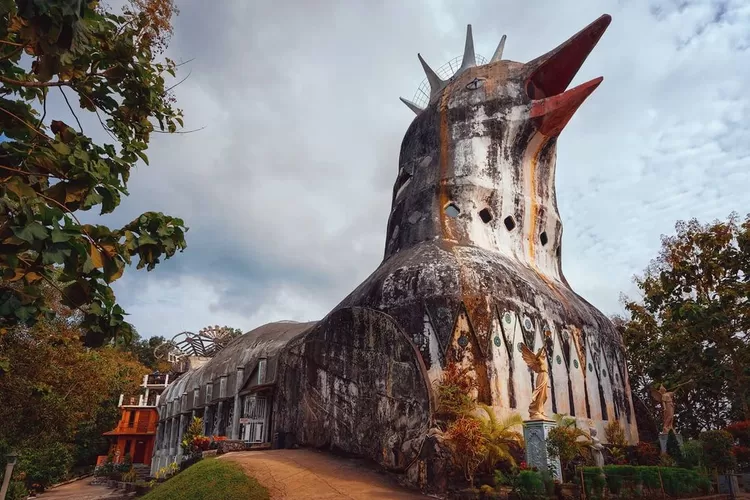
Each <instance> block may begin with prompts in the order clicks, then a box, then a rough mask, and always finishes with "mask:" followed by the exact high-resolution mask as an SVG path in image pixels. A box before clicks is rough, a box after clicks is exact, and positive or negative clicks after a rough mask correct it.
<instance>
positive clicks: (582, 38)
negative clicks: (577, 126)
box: [526, 14, 612, 136]
mask: <svg viewBox="0 0 750 500" xmlns="http://www.w3.org/2000/svg"><path fill="white" fill-rule="evenodd" d="M611 21H612V17H611V16H609V15H608V14H604V15H603V16H601V17H600V18H599V19H597V20H596V21H594V22H593V23H591V24H589V25H588V26H586V27H585V28H583V29H582V30H581V31H579V32H578V33H576V34H575V35H573V36H572V37H571V38H570V39H568V41H566V42H564V43H563V44H562V45H560V46H559V47H557V48H556V49H554V50H552V51H550V52H548V53H546V54H544V55H543V56H541V57H538V58H536V59H534V60H533V61H530V62H528V63H527V64H526V66H527V67H528V68H529V76H528V77H527V78H526V92H527V93H528V95H529V98H531V99H532V109H531V116H532V117H534V118H538V119H539V123H538V129H539V131H540V132H542V133H543V134H544V135H548V136H551V135H557V134H559V133H560V132H561V131H562V129H563V128H564V127H565V125H566V124H567V123H568V121H569V120H570V118H571V117H572V116H573V114H574V113H575V112H576V110H577V109H578V107H579V106H580V105H581V104H582V103H583V101H584V100H585V99H586V98H587V97H588V96H589V95H590V94H591V92H593V91H594V89H596V87H597V86H598V85H599V84H600V83H601V82H602V78H601V77H600V78H597V79H595V80H591V81H590V82H587V83H584V84H583V85H579V86H578V87H575V88H573V89H570V90H568V91H567V92H566V91H565V89H566V88H567V87H568V85H570V82H571V81H572V80H573V78H574V77H575V75H576V73H578V70H579V69H580V68H581V66H582V65H583V63H584V61H586V58H587V57H588V55H589V54H590V53H591V51H592V50H593V49H594V47H595V46H596V44H597V43H598V42H599V39H600V38H601V37H602V35H603V34H604V31H605V30H606V29H607V26H609V23H610V22H611Z"/></svg>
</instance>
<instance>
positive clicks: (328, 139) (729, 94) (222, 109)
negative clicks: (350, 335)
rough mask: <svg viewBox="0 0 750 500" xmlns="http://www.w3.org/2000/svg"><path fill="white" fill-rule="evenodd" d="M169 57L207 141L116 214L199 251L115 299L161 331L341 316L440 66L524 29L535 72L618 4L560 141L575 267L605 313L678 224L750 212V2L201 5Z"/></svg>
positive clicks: (139, 183)
mask: <svg viewBox="0 0 750 500" xmlns="http://www.w3.org/2000/svg"><path fill="white" fill-rule="evenodd" d="M180 9H181V15H180V17H179V18H178V19H177V25H176V36H175V39H174V41H173V45H172V48H171V54H170V55H171V56H172V57H174V58H176V59H178V60H187V59H190V58H193V57H195V60H194V61H193V62H191V63H189V64H187V65H185V66H184V67H183V68H185V69H187V68H190V69H191V70H192V75H191V77H190V78H189V79H188V80H187V81H186V82H185V83H183V84H182V85H181V86H179V87H178V88H177V97H178V101H179V104H180V105H181V106H182V107H183V108H184V110H185V115H186V121H187V123H186V126H187V128H198V127H202V126H205V127H206V128H205V129H204V130H202V131H200V132H196V133H194V134H188V135H182V136H177V137H169V136H162V135H159V136H157V137H155V139H154V141H153V144H152V147H151V149H150V151H149V156H150V158H151V165H152V166H150V167H141V168H140V169H139V170H138V171H137V172H136V173H135V174H134V176H133V178H132V181H131V186H130V190H131V192H132V193H133V194H132V196H131V197H130V198H129V199H128V200H127V201H126V202H125V203H124V204H123V207H122V211H121V213H120V214H118V215H117V216H116V217H117V220H121V221H124V220H127V219H129V218H131V217H132V216H134V215H136V214H137V213H140V212H142V211H145V210H153V209H156V210H161V211H164V212H167V213H171V214H174V215H179V216H181V217H183V218H185V219H186V222H187V224H188V225H189V226H191V230H190V232H189V233H188V235H187V236H188V244H189V248H188V250H187V251H186V252H185V253H184V254H181V255H178V256H177V257H176V258H175V259H174V260H173V261H169V262H167V263H165V264H164V265H163V266H162V268H161V269H159V268H157V270H156V271H154V272H153V273H148V274H146V273H144V272H139V271H135V270H132V272H130V273H126V274H129V275H128V276H127V277H126V278H123V282H122V283H118V284H117V285H116V290H117V292H118V296H119V297H120V299H121V301H122V302H123V305H124V306H125V307H126V309H127V310H128V312H130V313H131V316H130V319H131V320H132V321H133V322H134V323H135V325H136V327H137V328H138V329H139V331H140V332H141V333H142V334H143V335H154V334H161V335H172V334H174V333H177V332H179V331H182V330H185V329H190V330H194V331H195V330H198V329H199V328H201V327H202V326H205V325H207V324H216V323H218V324H229V325H232V326H239V327H242V328H244V329H250V328H252V327H255V326H258V325H259V324H261V323H263V322H266V321H270V320H275V319H298V320H305V319H317V318H320V317H322V316H323V315H325V314H326V313H327V312H328V310H330V309H331V308H332V307H333V306H334V305H335V304H336V303H338V302H339V301H340V300H341V299H342V298H343V297H345V296H346V295H347V294H348V293H349V292H350V291H351V290H352V289H353V288H354V287H355V286H356V285H358V284H359V283H360V282H361V281H362V280H363V279H364V278H365V277H366V276H368V275H369V274H370V273H371V272H372V271H373V270H374V269H375V268H376V267H377V265H378V263H379V262H380V260H381V259H382V252H383V246H384V240H385V225H386V222H387V217H388V211H389V206H390V198H391V186H392V183H393V181H394V180H395V176H396V170H397V165H398V154H399V146H400V141H401V137H402V136H403V134H404V132H405V131H406V128H407V126H408V124H409V122H410V120H411V119H412V116H411V114H410V111H409V110H408V109H406V108H405V107H404V106H403V105H402V104H401V103H400V102H398V99H397V98H398V96H399V95H401V96H405V97H407V98H408V97H411V96H412V95H413V92H414V90H415V89H416V87H417V85H418V84H419V82H420V81H421V80H422V78H423V74H422V72H421V69H420V67H419V64H418V62H417V59H416V53H417V52H421V53H422V54H423V55H424V56H425V58H426V59H427V60H428V61H430V62H431V63H432V64H433V65H435V66H439V65H440V64H442V62H444V61H446V60H448V59H449V58H451V57H453V56H456V55H459V54H460V53H461V52H462V49H463V37H464V26H465V24H466V23H472V24H473V28H474V38H475V41H476V44H477V50H478V52H479V53H481V54H483V55H485V56H489V55H490V54H491V53H492V51H493V50H494V48H495V45H496V44H497V42H498V40H499V37H500V36H501V35H502V34H503V33H507V34H508V41H507V44H506V49H505V57H507V58H510V59H513V60H518V61H522V62H523V61H526V60H529V59H532V58H533V57H536V56H537V55H540V54H541V53H543V52H546V51H547V50H549V49H551V48H554V47H555V46H556V45H558V44H559V43H560V42H562V41H564V40H565V39H567V38H568V37H569V36H571V35H573V34H574V33H575V32H577V31H578V30H579V29H581V28H583V27H584V26H585V25H586V24H588V23H589V22H591V21H593V20H594V19H596V18H597V17H598V16H599V15H601V14H602V13H604V12H608V13H610V14H612V16H613V19H614V20H613V23H612V25H611V26H610V28H609V30H608V31H607V33H606V34H605V35H604V37H603V39H602V40H601V42H600V43H599V45H598V46H597V47H596V49H595V50H594V52H593V53H592V54H591V56H590V57H589V59H588V60H587V61H586V63H585V64H584V66H583V68H582V70H581V72H580V73H579V75H578V77H577V78H576V80H575V81H574V82H573V84H576V83H580V82H583V81H585V80H587V79H590V78H593V77H596V76H599V75H604V77H605V81H604V83H603V84H602V86H600V87H599V89H597V91H596V92H595V93H594V95H592V97H591V98H590V99H589V101H588V102H586V103H585V104H584V105H583V106H582V108H581V109H580V110H579V112H578V114H577V116H576V117H575V118H574V119H573V120H572V121H571V123H570V124H569V126H568V128H567V129H566V130H565V132H563V134H562V136H561V138H560V141H559V145H558V168H557V187H558V202H559V206H560V213H561V216H562V219H563V223H564V225H565V232H564V239H563V256H564V269H565V272H566V276H567V277H568V279H569V281H570V282H571V284H572V286H573V287H574V289H575V290H576V291H577V292H578V293H580V294H581V295H582V296H584V297H585V298H586V299H588V300H589V301H591V302H592V303H593V304H595V305H596V306H598V307H600V308H601V309H602V310H603V311H604V312H606V313H613V312H617V311H619V310H620V306H619V304H618V296H619V293H620V292H621V291H626V292H631V291H632V290H633V287H632V284H631V281H630V278H631V276H632V275H633V274H634V273H638V272H640V271H641V270H642V269H643V268H644V267H645V266H646V265H647V264H648V261H649V260H650V259H651V258H652V257H653V256H655V255H656V252H657V250H658V247H659V235H660V234H662V233H669V232H671V231H672V228H673V227H674V222H675V221H676V220H677V219H685V218H690V217H698V218H699V219H703V220H710V219H713V218H716V217H725V216H726V215H727V214H728V213H729V212H731V211H733V210H737V211H739V212H741V213H744V212H746V211H750V210H748V204H747V201H746V200H747V196H746V186H748V185H750V168H748V167H750V144H749V143H748V142H747V137H748V132H750V130H749V128H750V122H749V120H750V119H749V118H748V116H750V113H749V111H750V98H748V95H747V92H746V88H747V86H748V83H750V69H749V66H748V65H747V57H748V47H750V35H748V33H750V7H749V6H748V5H745V4H743V3H742V2H705V1H704V2H686V1H680V2H670V1H652V2H645V1H632V2H618V1H615V0H612V1H593V0H587V1H582V2H575V3H570V2H567V3H560V2H553V1H550V0H547V1H542V2H511V1H506V2H497V1H494V0H493V1H489V0H487V1H479V0H476V1H473V2H466V3H464V2H460V3H453V2H450V3H449V2H442V1H440V2H437V1H434V2H425V3H419V2H408V3H407V4H406V5H403V2H401V3H399V2H387V3H366V4H361V3H355V2H346V3H330V5H324V4H322V3H320V2H317V3H316V4H315V6H314V7H313V6H312V4H310V3H306V2H299V3H297V4H296V5H295V4H293V3H286V2H285V3H284V5H278V3H277V4H270V3H269V4H261V3H257V2H243V1H235V2H233V3H230V2H219V3H216V2H189V3H188V2H185V3H184V4H183V5H180Z"/></svg>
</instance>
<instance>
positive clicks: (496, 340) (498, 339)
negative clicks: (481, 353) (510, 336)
mask: <svg viewBox="0 0 750 500" xmlns="http://www.w3.org/2000/svg"><path fill="white" fill-rule="evenodd" d="M492 342H494V343H495V345H496V346H497V347H500V337H498V336H497V335H495V338H494V339H492Z"/></svg>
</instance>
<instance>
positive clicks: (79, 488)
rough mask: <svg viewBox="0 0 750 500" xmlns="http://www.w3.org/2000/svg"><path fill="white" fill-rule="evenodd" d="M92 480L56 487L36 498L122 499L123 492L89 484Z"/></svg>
mask: <svg viewBox="0 0 750 500" xmlns="http://www.w3.org/2000/svg"><path fill="white" fill-rule="evenodd" d="M92 479H93V478H91V477H87V478H85V479H81V480H79V481H75V482H72V483H68V484H65V485H63V486H58V487H57V488H52V489H51V490H47V491H45V492H44V493H42V494H41V495H38V496H37V498H41V499H42V500H100V499H107V500H114V499H116V498H126V497H124V496H123V495H124V492H122V491H117V490H111V489H109V488H107V487H106V486H102V485H99V484H97V485H92V484H89V483H90V482H91V480H92Z"/></svg>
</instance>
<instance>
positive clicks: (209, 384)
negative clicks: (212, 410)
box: [204, 382, 214, 404]
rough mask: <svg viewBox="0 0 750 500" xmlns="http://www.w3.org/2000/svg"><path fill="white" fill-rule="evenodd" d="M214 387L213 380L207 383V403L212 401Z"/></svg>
mask: <svg viewBox="0 0 750 500" xmlns="http://www.w3.org/2000/svg"><path fill="white" fill-rule="evenodd" d="M213 388H214V384H212V383H211V382H209V383H207V384H206V399H205V400H204V402H205V403H206V404H208V403H210V402H211V393H212V392H213Z"/></svg>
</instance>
